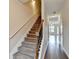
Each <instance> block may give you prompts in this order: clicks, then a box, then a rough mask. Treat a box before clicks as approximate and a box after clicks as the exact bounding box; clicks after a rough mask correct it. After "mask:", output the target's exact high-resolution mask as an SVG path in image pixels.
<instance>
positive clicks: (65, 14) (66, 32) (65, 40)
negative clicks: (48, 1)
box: [61, 0, 69, 56]
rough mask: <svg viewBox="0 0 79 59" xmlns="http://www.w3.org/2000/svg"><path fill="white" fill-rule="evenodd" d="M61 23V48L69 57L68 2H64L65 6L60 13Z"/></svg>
mask: <svg viewBox="0 0 79 59" xmlns="http://www.w3.org/2000/svg"><path fill="white" fill-rule="evenodd" d="M61 17H62V21H63V47H64V51H65V53H66V54H67V56H69V4H68V0H66V1H65V5H64V7H63V9H62V12H61Z"/></svg>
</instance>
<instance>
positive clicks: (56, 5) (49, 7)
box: [44, 0, 65, 14]
mask: <svg viewBox="0 0 79 59" xmlns="http://www.w3.org/2000/svg"><path fill="white" fill-rule="evenodd" d="M64 1H65V0H44V2H45V12H46V13H47V14H52V13H54V12H60V11H61V9H62V7H63V5H64Z"/></svg>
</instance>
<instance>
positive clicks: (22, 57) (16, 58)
mask: <svg viewBox="0 0 79 59" xmlns="http://www.w3.org/2000/svg"><path fill="white" fill-rule="evenodd" d="M13 59H34V57H33V56H28V55H24V54H21V53H19V54H17V55H14V56H13Z"/></svg>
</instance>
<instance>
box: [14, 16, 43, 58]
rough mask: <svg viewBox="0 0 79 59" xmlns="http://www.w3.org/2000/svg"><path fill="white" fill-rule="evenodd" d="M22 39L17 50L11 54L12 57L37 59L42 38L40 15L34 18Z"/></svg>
mask: <svg viewBox="0 0 79 59" xmlns="http://www.w3.org/2000/svg"><path fill="white" fill-rule="evenodd" d="M24 39H25V40H24V41H23V42H22V46H20V47H19V48H18V52H16V53H15V54H14V55H13V59H38V55H39V50H40V49H39V48H40V45H41V39H42V24H41V17H39V18H38V19H37V20H36V22H35V24H34V25H33V27H32V28H31V30H30V31H29V33H28V34H27V37H25V38H24Z"/></svg>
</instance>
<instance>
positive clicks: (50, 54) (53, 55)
mask: <svg viewBox="0 0 79 59" xmlns="http://www.w3.org/2000/svg"><path fill="white" fill-rule="evenodd" d="M45 59H68V58H67V56H66V55H65V53H64V52H63V50H62V48H61V47H60V46H59V44H58V43H56V41H55V40H49V45H48V48H47V51H46V55H45Z"/></svg>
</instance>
